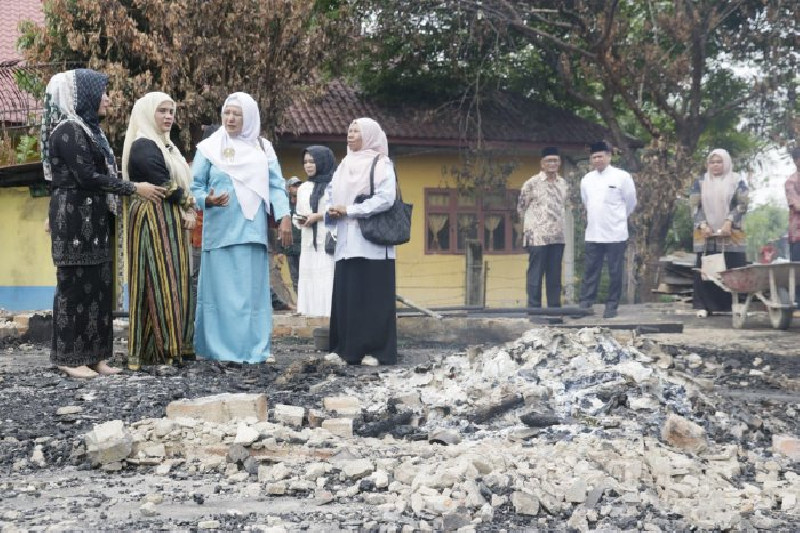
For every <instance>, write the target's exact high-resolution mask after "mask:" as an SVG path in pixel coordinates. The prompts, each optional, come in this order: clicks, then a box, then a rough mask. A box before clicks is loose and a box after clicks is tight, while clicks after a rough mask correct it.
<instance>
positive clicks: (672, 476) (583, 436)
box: [0, 327, 800, 532]
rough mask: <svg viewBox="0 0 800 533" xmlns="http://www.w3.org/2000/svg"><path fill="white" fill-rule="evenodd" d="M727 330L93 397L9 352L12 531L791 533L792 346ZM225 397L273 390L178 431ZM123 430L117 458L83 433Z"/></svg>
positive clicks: (0, 493)
mask: <svg viewBox="0 0 800 533" xmlns="http://www.w3.org/2000/svg"><path fill="white" fill-rule="evenodd" d="M709 335H711V337H712V338H711V340H709ZM719 335H720V338H719V339H718V340H714V339H713V334H708V333H705V334H704V332H703V330H697V331H695V333H694V334H693V335H689V336H686V335H673V336H658V335H655V336H652V337H648V336H639V337H637V336H634V335H632V334H631V333H630V332H626V331H617V332H612V331H609V330H605V329H600V328H586V329H553V328H539V327H536V328H534V329H531V330H529V331H527V332H526V333H524V334H523V335H522V336H520V337H519V338H517V339H515V340H513V341H511V342H509V343H506V344H500V345H486V346H466V345H458V344H448V345H442V344H434V343H419V342H414V343H412V342H401V346H400V348H401V350H400V351H401V356H400V362H399V364H398V365H397V366H396V367H377V368H372V367H340V366H335V365H332V364H330V363H329V362H326V361H325V359H324V355H325V354H324V353H320V352H317V351H315V350H314V348H313V345H312V344H311V343H310V342H306V341H301V340H297V339H294V340H293V339H286V338H283V339H281V338H279V339H276V340H275V342H274V348H275V350H274V351H275V354H276V358H277V360H278V363H277V364H276V365H237V364H229V363H216V362H211V361H197V362H190V363H187V364H186V365H185V366H183V367H180V368H178V367H152V368H148V369H146V370H145V371H143V372H138V373H130V372H127V371H126V372H125V373H124V374H122V375H119V376H114V377H108V378H96V379H93V380H87V381H80V380H72V379H68V378H65V377H63V376H61V375H60V374H59V373H57V371H55V370H54V369H52V368H51V367H50V365H49V362H48V351H47V349H46V348H45V347H44V346H39V345H31V344H20V343H19V341H13V340H7V341H5V344H4V345H3V346H2V347H0V530H2V531H4V532H5V531H73V530H74V531H87V530H104V531H158V530H169V531H197V530H214V529H217V530H251V531H276V532H277V531H298V530H310V531H339V530H353V531H426V530H437V531H439V530H448V531H455V530H460V531H518V530H542V531H550V530H552V531H561V530H575V531H590V530H601V531H683V530H710V531H734V530H735V531H748V530H749V531H757V530H763V531H795V530H796V528H797V526H796V524H797V523H798V521H799V520H800V504H799V503H798V501H800V470H798V467H799V466H800V463H799V462H798V461H799V460H800V440H799V439H800V419H798V416H797V410H798V409H800V393H799V392H798V391H799V390H800V378H799V376H798V362H797V360H796V359H795V358H794V357H793V356H792V355H793V354H792V352H793V350H794V348H793V346H794V341H793V340H792V339H793V337H792V336H793V335H796V333H787V334H784V335H785V336H784V337H782V338H781V339H780V342H778V343H777V344H770V343H765V342H760V341H759V342H753V341H752V339H750V340H748V339H747V338H746V334H742V335H740V336H739V337H736V338H734V336H733V334H732V333H727V334H726V333H724V332H722V333H719ZM770 346H774V347H776V349H775V350H774V351H772V350H770ZM118 351H119V352H120V353H124V345H123V344H120V345H118ZM117 359H118V360H117V361H115V362H116V363H117V364H122V363H123V360H122V358H121V356H119V357H118V358H117ZM219 393H247V394H251V395H253V396H252V397H257V395H259V394H263V395H264V397H265V398H266V400H267V404H268V411H267V413H266V415H267V416H266V419H264V420H259V419H258V418H257V417H245V418H244V419H232V420H214V421H211V419H210V418H208V417H206V418H205V419H204V415H203V414H202V413H201V414H200V415H198V416H197V418H191V417H188V416H185V415H186V413H188V412H189V411H181V412H179V413H178V415H174V416H171V417H167V416H166V411H167V406H168V405H170V404H171V403H172V402H175V401H178V400H184V399H196V398H201V397H207V396H211V395H216V394H219ZM173 405H176V404H173ZM286 406H290V407H286ZM291 407H294V408H298V407H299V408H302V409H303V410H302V411H301V414H300V418H299V419H297V418H296V416H295V420H294V421H292V418H291V416H289V415H290V414H291V413H290V411H291ZM296 411H297V410H296V409H295V411H294V414H295V415H296ZM175 412H176V411H173V413H175ZM181 413H182V414H181ZM323 420H327V421H328V422H326V423H322V421H323ZM349 420H352V425H351V426H348V424H347V423H344V424H343V425H342V424H341V422H343V421H345V422H346V421H349ZM112 421H119V422H118V423H117V425H116V426H115V431H116V432H117V433H116V434H113V433H114V432H113V431H109V432H110V433H112V434H110V435H105V436H104V437H102V438H107V439H108V440H109V442H110V441H113V440H114V439H115V438H118V439H119V441H120V442H121V443H123V444H124V445H125V446H127V447H125V446H122V448H124V452H123V456H117V457H116V458H115V457H111V456H110V455H109V456H103V455H102V453H101V454H100V455H98V454H97V453H96V452H95V453H93V452H92V442H95V441H92V440H91V439H92V438H93V437H90V439H89V440H88V441H87V438H86V435H87V433H90V432H92V430H93V428H95V427H96V426H99V425H102V424H104V423H108V422H112ZM321 423H322V424H323V427H318V426H319V425H320V424H321ZM331 423H332V424H333V425H325V424H331ZM107 428H108V425H106V429H107ZM323 428H325V429H323ZM349 428H351V429H349ZM349 431H351V432H352V435H351V434H350V433H349ZM97 438H100V439H101V440H102V438H101V437H97ZM111 444H113V445H114V446H116V447H114V452H115V453H116V452H117V451H118V450H119V449H120V448H119V446H117V443H115V442H111ZM109 457H110V458H109ZM121 457H122V458H121Z"/></svg>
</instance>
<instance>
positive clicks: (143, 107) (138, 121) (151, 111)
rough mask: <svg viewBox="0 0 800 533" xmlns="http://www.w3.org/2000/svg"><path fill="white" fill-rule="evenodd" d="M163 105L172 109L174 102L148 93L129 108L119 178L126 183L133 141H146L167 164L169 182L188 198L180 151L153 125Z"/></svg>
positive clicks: (188, 183) (188, 179)
mask: <svg viewBox="0 0 800 533" xmlns="http://www.w3.org/2000/svg"><path fill="white" fill-rule="evenodd" d="M164 102H170V103H171V104H172V106H173V108H174V107H175V102H174V101H173V100H172V98H170V96H169V95H168V94H166V93H160V92H152V93H147V94H146V95H144V96H142V97H141V98H139V99H138V100H137V101H136V103H135V104H133V110H132V111H131V119H130V122H129V123H128V131H127V132H126V133H125V144H124V145H123V147H122V178H123V179H124V180H126V181H129V180H130V175H129V173H128V163H129V161H130V158H131V146H132V145H133V142H134V141H136V140H137V139H150V140H151V141H153V142H154V143H156V146H158V148H159V149H160V150H161V153H162V154H163V155H164V162H165V163H166V164H167V169H168V170H169V175H170V178H171V179H172V180H173V181H175V183H177V184H178V186H179V187H181V188H182V189H183V191H184V194H189V187H191V185H192V171H191V169H190V168H189V165H188V164H187V163H186V159H184V158H183V155H181V152H180V150H178V148H177V147H176V146H175V145H173V144H172V143H171V142H170V140H169V133H167V132H162V131H161V129H160V128H159V127H158V126H157V125H156V109H157V108H158V106H160V105H161V104H162V103H164Z"/></svg>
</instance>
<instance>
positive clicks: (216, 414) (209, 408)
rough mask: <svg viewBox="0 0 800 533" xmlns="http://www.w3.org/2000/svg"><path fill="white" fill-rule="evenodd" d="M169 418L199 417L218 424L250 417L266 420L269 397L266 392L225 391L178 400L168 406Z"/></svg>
mask: <svg viewBox="0 0 800 533" xmlns="http://www.w3.org/2000/svg"><path fill="white" fill-rule="evenodd" d="M167 418H171V419H173V420H175V419H178V418H197V419H199V420H205V421H208V422H215V423H217V424H224V423H225V422H230V421H231V420H237V419H239V420H246V419H248V418H254V419H255V420H258V421H264V420H266V419H267V397H266V395H264V394H247V393H239V394H232V393H223V394H217V395H215V396H207V397H205V398H195V399H191V400H189V399H187V400H177V401H174V402H172V403H170V404H169V405H168V406H167Z"/></svg>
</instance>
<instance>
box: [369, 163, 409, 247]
mask: <svg viewBox="0 0 800 533" xmlns="http://www.w3.org/2000/svg"><path fill="white" fill-rule="evenodd" d="M379 157H380V156H379V155H376V156H375V159H374V160H373V161H372V168H370V171H369V195H366V194H359V195H358V196H356V199H355V203H357V204H360V203H361V202H363V201H364V200H366V199H367V198H372V196H373V195H374V194H375V165H376V164H377V163H378V158H379ZM396 187H397V189H396V191H397V192H396V194H395V197H394V203H393V204H392V207H390V208H389V209H388V210H386V211H381V212H380V213H375V214H374V215H370V216H368V217H363V218H359V219H358V225H359V227H360V228H361V234H362V235H364V238H365V239H367V240H368V241H370V242H372V243H374V244H381V245H384V246H394V245H397V244H405V243H407V242H408V241H409V240H411V210H412V209H413V208H414V206H413V205H412V204H407V203H404V202H403V197H402V195H401V194H400V184H399V183H397V184H396Z"/></svg>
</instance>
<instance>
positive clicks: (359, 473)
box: [342, 459, 375, 479]
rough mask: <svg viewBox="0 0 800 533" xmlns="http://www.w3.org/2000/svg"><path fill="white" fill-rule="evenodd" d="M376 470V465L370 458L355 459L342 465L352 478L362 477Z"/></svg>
mask: <svg viewBox="0 0 800 533" xmlns="http://www.w3.org/2000/svg"><path fill="white" fill-rule="evenodd" d="M374 471H375V466H374V465H373V464H372V461H370V460H369V459H354V460H350V461H346V462H345V463H344V464H343V465H342V472H344V474H345V475H346V476H347V477H348V478H350V479H361V478H362V477H365V476H368V475H370V474H371V473H372V472H374Z"/></svg>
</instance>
